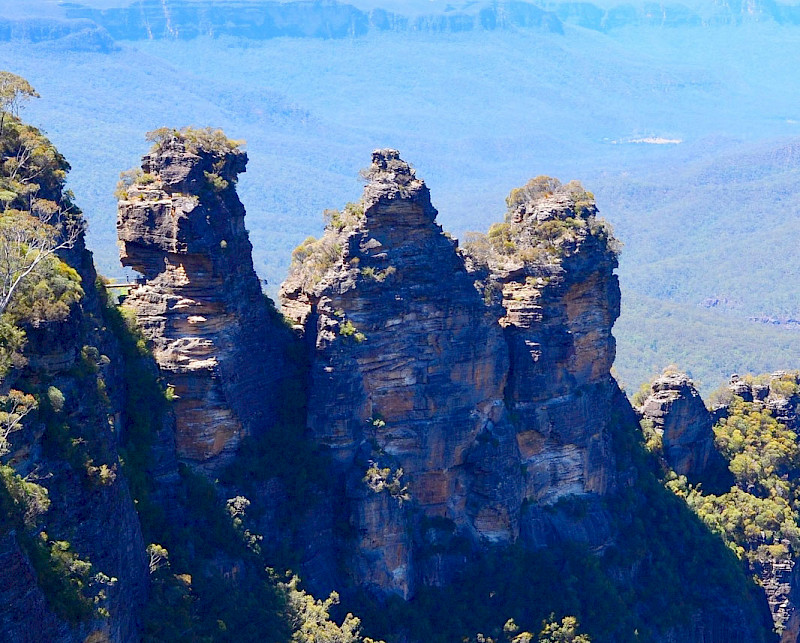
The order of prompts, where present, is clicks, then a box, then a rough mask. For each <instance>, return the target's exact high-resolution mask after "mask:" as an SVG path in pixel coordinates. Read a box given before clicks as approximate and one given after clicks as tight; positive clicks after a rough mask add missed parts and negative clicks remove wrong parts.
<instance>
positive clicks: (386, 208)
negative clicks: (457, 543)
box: [282, 150, 521, 596]
mask: <svg viewBox="0 0 800 643" xmlns="http://www.w3.org/2000/svg"><path fill="white" fill-rule="evenodd" d="M369 178H370V183H369V185H368V186H367V188H366V190H365V192H364V197H363V200H362V202H361V203H360V204H359V205H352V206H350V207H349V209H348V210H347V211H345V212H344V213H337V214H336V215H334V218H333V220H332V222H331V224H330V226H329V229H328V232H327V233H326V236H325V237H324V238H323V239H322V240H320V241H317V242H315V243H314V244H313V247H307V248H306V249H300V250H299V253H300V254H307V255H308V256H306V257H305V262H304V263H300V262H298V263H297V264H296V266H295V270H294V271H293V273H292V274H291V275H290V277H289V279H288V280H287V282H286V283H285V284H284V285H283V287H282V297H283V300H284V310H285V311H286V312H287V314H289V315H291V316H292V317H293V318H294V319H295V321H296V322H297V323H299V324H302V325H303V327H304V329H305V333H306V336H307V338H308V341H309V343H310V344H311V345H312V350H313V362H312V367H311V384H310V391H311V393H310V399H309V419H308V425H309V427H310V429H311V431H312V432H313V435H314V437H315V438H316V439H317V440H319V441H320V442H322V443H324V444H327V445H329V446H330V447H331V450H332V453H333V455H334V458H335V459H336V460H337V462H338V463H339V465H340V467H341V468H342V469H343V470H344V471H346V472H347V475H348V477H350V478H351V482H350V484H349V486H348V489H349V490H350V494H351V496H352V499H353V500H354V503H353V504H354V507H355V509H354V512H353V518H352V519H353V522H354V524H355V527H356V529H357V530H358V533H359V552H360V556H359V562H358V570H359V573H360V574H363V577H364V579H365V580H366V582H367V584H375V585H377V586H379V587H382V588H385V589H389V590H391V591H395V592H397V593H400V594H401V595H403V596H408V595H410V593H411V592H412V587H413V581H412V579H413V569H412V568H413V560H412V549H413V543H412V540H413V530H411V529H409V524H410V523H409V518H408V511H407V510H406V509H405V508H404V507H403V506H402V505H403V503H404V502H406V501H405V500H404V499H403V498H402V489H403V488H404V487H405V486H407V487H408V492H409V493H410V496H411V499H412V500H411V502H413V505H414V506H415V507H416V508H418V509H419V510H420V512H421V513H422V514H423V515H425V516H428V517H430V518H434V517H435V518H439V519H444V521H445V522H449V523H450V524H452V525H454V526H455V527H457V528H460V529H465V530H466V531H468V532H470V533H472V534H474V535H475V536H476V537H482V538H486V539H488V540H492V541H508V540H511V539H513V538H514V537H516V534H517V529H518V525H517V521H518V510H519V492H520V485H521V480H520V471H519V466H518V452H517V447H516V444H515V442H514V439H513V432H512V430H511V428H510V425H509V423H508V421H507V418H506V412H505V408H504V405H503V388H504V384H505V380H506V373H507V370H508V350H507V348H506V345H505V342H504V341H503V336H502V331H501V329H500V327H499V326H498V325H497V324H496V322H495V321H494V320H493V319H492V317H491V315H490V313H489V311H488V310H487V309H486V307H485V306H484V303H483V301H482V298H481V297H480V295H479V294H478V293H477V292H476V290H475V289H474V287H473V285H472V279H471V278H470V276H469V275H468V273H467V271H466V269H465V267H464V262H463V259H462V258H461V257H460V256H459V254H458V253H457V251H456V244H455V243H454V242H453V241H452V240H451V239H449V238H448V237H447V236H446V235H444V234H443V232H442V229H441V227H440V226H438V225H437V224H436V222H435V218H436V210H435V209H434V208H433V206H432V205H431V202H430V195H429V192H428V188H427V187H426V186H425V184H424V182H422V181H421V180H419V179H418V178H416V176H415V175H414V172H413V170H412V169H411V168H410V167H409V166H408V164H406V163H405V162H404V161H402V160H401V159H400V158H399V156H398V153H397V152H396V151H395V150H381V151H377V152H375V153H374V154H373V162H372V166H371V167H370V169H369ZM307 245H309V246H310V245H312V244H307ZM296 256H297V255H296ZM322 262H324V263H322ZM371 463H372V464H371ZM370 470H371V471H373V473H374V472H375V471H377V472H378V473H377V474H376V475H377V479H376V480H374V481H373V482H372V483H369V481H365V480H364V479H365V477H366V476H367V474H368V471H370ZM400 470H402V473H403V475H402V477H401V476H400V475H399V472H400ZM381 471H385V472H386V473H380V472H381ZM381 476H383V478H387V477H388V478H389V480H383V481H381V480H380V477H381ZM395 477H396V478H397V479H396V484H393V483H394V482H395ZM377 550H379V551H377Z"/></svg>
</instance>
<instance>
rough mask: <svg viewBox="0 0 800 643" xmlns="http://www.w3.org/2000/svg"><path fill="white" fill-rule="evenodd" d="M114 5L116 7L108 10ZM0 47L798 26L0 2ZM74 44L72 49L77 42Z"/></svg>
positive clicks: (693, 9)
mask: <svg viewBox="0 0 800 643" xmlns="http://www.w3.org/2000/svg"><path fill="white" fill-rule="evenodd" d="M114 5H117V6H114ZM0 8H1V9H2V13H3V15H4V16H5V18H3V19H0V40H6V41H8V40H24V41H30V42H39V41H42V40H58V39H61V38H66V37H73V36H74V35H75V34H80V37H78V38H75V40H80V41H82V43H83V46H82V47H81V48H86V47H87V41H88V42H89V43H90V44H89V45H88V46H89V48H92V49H97V48H107V47H109V46H110V42H109V41H110V40H112V39H113V40H152V39H161V38H171V39H190V38H195V37H198V36H221V35H230V36H237V37H246V38H252V39H256V40H264V39H270V38H278V37H302V38H326V39H327V38H348V37H357V36H362V35H365V34H367V33H369V32H372V31H393V32H432V33H458V32H464V31H479V30H484V31H494V30H503V29H519V28H523V29H530V28H533V29H541V30H544V31H548V32H553V33H563V30H564V24H565V23H567V24H572V25H576V26H580V27H584V28H587V29H592V30H594V31H609V30H613V29H618V28H624V27H631V26H652V27H667V28H670V27H687V26H711V25H730V24H734V25H735V24H742V23H746V22H761V21H774V22H777V23H778V24H793V25H794V24H800V4H788V3H782V2H775V1H774V0H758V1H757V2H745V1H743V0H733V1H732V2H725V3H717V2H702V3H689V4H684V3H680V2H676V3H671V4H663V3H653V2H645V3H637V4H630V3H623V4H604V3H602V2H601V3H592V2H557V1H544V2H541V3H532V2H527V1H525V0H509V1H501V2H497V1H491V2H461V3H440V2H433V1H431V2H427V3H411V4H408V5H406V4H405V3H402V4H400V3H391V2H371V1H367V0H360V1H359V0H356V2H354V3H352V4H351V3H346V2H337V1H335V0H299V1H295V2H281V1H279V0H208V1H200V0H164V1H161V0H136V1H135V2H131V3H129V4H127V5H125V4H124V3H121V2H110V3H109V2H97V1H94V2H91V1H90V2H83V3H81V2H59V3H57V4H56V3H53V2H44V1H43V0H40V1H38V2H37V1H35V2H31V3H26V4H25V5H24V6H19V4H18V3H17V4H15V3H10V2H0ZM76 44H80V43H76Z"/></svg>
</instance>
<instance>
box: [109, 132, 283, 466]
mask: <svg viewBox="0 0 800 643" xmlns="http://www.w3.org/2000/svg"><path fill="white" fill-rule="evenodd" d="M214 136H216V138H214ZM204 137H205V138H204ZM246 163H247V155H246V154H245V153H244V152H241V151H240V150H238V149H237V147H236V146H235V145H233V144H232V143H231V142H230V141H227V139H225V138H224V136H223V135H222V134H221V132H217V133H209V132H205V131H202V132H199V133H198V132H195V133H192V132H188V133H187V132H183V133H172V134H166V135H165V138H164V139H163V140H161V141H160V142H159V143H157V144H156V146H155V147H154V149H153V151H152V152H151V153H150V154H148V155H147V156H145V157H144V159H143V163H142V170H143V173H142V174H141V175H139V176H138V177H137V178H135V179H134V180H133V182H132V183H131V184H130V185H129V186H127V189H126V191H125V193H124V194H123V198H122V199H121V200H120V202H119V217H118V221H117V228H118V233H119V239H120V241H121V250H120V253H121V258H122V263H123V264H124V265H126V266H131V267H133V268H134V269H135V270H137V271H138V272H140V273H141V274H142V275H143V280H142V283H140V284H139V285H137V286H135V287H134V288H132V289H131V291H130V293H129V295H128V297H127V299H126V301H125V305H126V306H127V307H129V308H130V309H132V310H133V311H134V313H135V315H136V318H137V321H138V322H139V326H140V327H141V329H142V331H143V332H144V334H145V336H146V337H147V338H148V339H149V340H150V341H151V342H152V345H153V353H154V356H155V359H156V362H157V363H158V365H159V367H160V369H161V371H162V373H163V375H164V377H165V378H166V380H167V382H168V384H169V385H170V386H171V387H172V390H174V410H175V416H176V419H177V427H176V438H175V441H176V448H177V453H178V456H179V457H180V458H183V459H186V460H188V461H192V462H195V463H198V464H201V465H202V466H203V467H204V468H206V469H209V470H214V469H216V468H218V467H220V466H222V465H223V464H224V463H226V462H228V461H229V460H230V458H231V457H232V454H233V453H234V452H235V450H236V447H237V445H238V444H239V442H240V441H241V439H242V437H243V436H245V435H250V434H255V433H257V432H258V431H259V430H261V429H262V428H263V427H264V426H265V425H266V424H268V423H269V422H270V421H271V419H272V418H273V417H274V414H275V409H276V405H277V397H278V391H277V389H278V387H279V385H280V381H281V379H282V377H283V374H284V372H285V368H286V363H285V361H284V359H283V356H282V353H281V350H280V341H281V339H280V334H281V332H283V331H282V329H281V328H280V325H279V323H278V322H277V320H276V317H275V316H274V315H270V311H269V308H268V306H269V305H271V304H268V300H267V299H266V297H265V296H264V295H263V294H262V292H261V287H260V284H259V281H258V278H257V277H256V274H255V272H254V270H253V263H252V258H251V250H252V247H251V245H250V241H249V239H248V235H247V231H246V230H245V227H244V215H245V211H244V207H243V206H242V204H241V202H240V201H239V198H238V197H237V195H236V190H235V188H234V186H235V183H236V179H237V176H238V174H239V173H240V172H243V171H244V169H245V165H246Z"/></svg>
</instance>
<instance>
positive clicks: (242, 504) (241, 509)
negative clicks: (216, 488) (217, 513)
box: [225, 496, 264, 554]
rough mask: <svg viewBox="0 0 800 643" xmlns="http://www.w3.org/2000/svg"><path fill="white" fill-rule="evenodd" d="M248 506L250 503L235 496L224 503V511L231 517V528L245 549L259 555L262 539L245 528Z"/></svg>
mask: <svg viewBox="0 0 800 643" xmlns="http://www.w3.org/2000/svg"><path fill="white" fill-rule="evenodd" d="M249 506H250V501H249V500H248V499H247V498H245V497H244V496H236V497H235V498H231V499H230V500H228V501H227V502H226V503H225V510H226V511H227V512H228V515H229V516H230V517H231V522H232V524H233V528H234V530H235V531H236V533H238V534H239V535H240V536H241V538H242V542H243V543H244V545H245V547H247V548H248V549H249V550H250V551H252V552H253V553H255V554H259V553H261V544H260V543H261V541H262V540H263V539H264V537H263V536H262V535H261V534H256V533H253V532H252V531H250V530H249V529H248V528H247V527H246V526H245V522H244V521H245V514H246V512H247V508H248V507H249Z"/></svg>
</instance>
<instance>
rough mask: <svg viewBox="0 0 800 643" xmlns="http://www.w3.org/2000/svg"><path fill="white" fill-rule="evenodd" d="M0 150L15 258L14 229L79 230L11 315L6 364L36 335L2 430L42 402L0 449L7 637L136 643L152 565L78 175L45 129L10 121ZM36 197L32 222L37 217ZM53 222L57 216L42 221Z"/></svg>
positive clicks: (20, 294)
mask: <svg viewBox="0 0 800 643" xmlns="http://www.w3.org/2000/svg"><path fill="white" fill-rule="evenodd" d="M9 121H10V122H9ZM0 146H2V157H3V158H4V160H5V162H4V164H3V165H2V172H0V182H2V184H3V189H4V190H7V191H6V192H5V195H6V196H8V194H9V192H12V193H13V192H16V191H17V190H19V194H18V195H17V196H16V197H15V198H14V199H12V200H9V199H8V198H6V199H5V200H4V208H3V213H2V215H0V219H1V220H2V225H3V234H2V240H3V241H2V243H3V248H4V253H5V254H4V256H5V257H6V259H7V260H11V258H10V257H9V252H8V251H9V249H10V246H9V236H8V235H7V231H8V230H9V229H13V225H14V223H19V222H22V221H24V220H26V218H30V217H33V216H38V217H40V220H42V221H51V222H53V224H54V226H55V227H54V229H53V230H54V234H56V235H62V236H64V235H71V234H74V232H75V231H77V230H80V233H79V235H78V236H77V237H76V238H75V241H74V244H72V245H71V247H68V248H64V249H63V250H61V251H60V253H59V256H58V257H56V256H51V257H50V258H49V259H47V260H45V261H44V262H43V263H42V264H41V267H40V268H38V269H37V270H36V271H34V272H33V273H32V274H31V275H30V277H29V278H28V280H27V281H25V282H23V283H22V284H21V286H20V289H19V290H18V291H17V293H16V294H15V297H14V299H13V300H12V303H11V305H10V307H9V308H8V309H7V310H6V312H5V313H4V314H3V317H2V324H3V328H4V329H5V330H4V340H3V342H2V352H3V353H5V352H6V351H7V350H8V349H9V344H8V343H6V340H7V339H8V335H7V334H6V333H7V332H8V327H9V325H12V326H16V327H17V328H18V329H19V330H21V331H24V333H25V335H26V344H25V346H24V349H23V351H22V355H21V358H22V359H14V360H12V368H11V370H10V371H8V372H4V373H3V374H2V375H0V392H2V394H3V395H2V406H3V423H4V427H6V426H8V425H7V423H8V422H9V420H10V419H11V418H13V417H14V416H15V415H18V414H19V411H18V410H16V411H15V410H14V409H13V406H10V405H9V404H10V401H9V400H10V399H11V398H13V396H14V395H15V393H14V391H15V390H18V391H21V392H24V393H26V394H29V395H31V396H33V397H31V398H29V401H28V404H29V405H30V406H35V407H36V408H35V409H31V410H30V412H29V413H28V414H27V415H23V418H22V419H23V420H24V422H22V424H21V427H22V428H21V430H19V431H15V432H12V433H11V434H9V435H6V433H5V431H4V432H3V438H4V439H3V440H2V441H0V442H5V438H6V437H8V439H9V442H8V444H0V455H3V465H4V466H2V467H0V470H2V484H0V507H2V511H0V518H1V520H0V542H2V544H1V545H0V550H2V554H0V555H2V557H3V561H4V564H3V565H2V566H0V587H2V588H3V589H2V590H0V591H2V598H3V605H5V606H6V608H5V609H4V610H3V613H2V616H0V638H3V640H9V641H43V640H53V641H65V642H66V641H76V642H79V641H84V640H88V639H91V640H110V641H114V642H130V643H133V642H134V641H137V640H139V639H140V636H141V623H142V612H143V609H144V604H145V600H146V595H147V561H146V557H145V544H144V542H143V540H142V534H141V529H140V525H139V519H138V516H137V514H136V510H135V506H134V503H133V501H132V499H131V495H130V493H129V490H128V481H127V479H126V475H125V472H124V471H123V468H122V466H121V462H120V447H121V439H122V436H121V432H122V429H123V417H124V414H125V408H124V399H123V390H124V383H123V382H122V377H121V373H120V369H119V359H120V355H119V346H118V345H117V343H116V342H115V340H114V338H113V336H111V335H110V334H109V333H107V332H106V328H105V323H106V322H105V319H104V316H103V311H102V301H103V299H102V297H100V296H98V293H97V292H96V285H95V281H96V278H97V275H96V274H95V271H94V266H93V264H92V256H91V254H90V253H89V252H88V251H87V250H86V248H85V246H84V240H83V232H82V230H83V227H84V224H83V219H82V215H81V213H80V211H79V210H78V209H77V208H76V207H75V206H74V205H73V204H72V202H71V200H70V197H69V195H68V194H66V193H65V192H64V191H63V185H64V178H65V175H66V172H67V171H68V170H69V165H68V164H67V163H66V161H65V160H64V159H63V157H61V156H60V155H59V154H58V152H57V151H56V150H55V149H54V148H53V147H52V145H51V144H50V142H49V141H48V140H47V139H46V138H44V136H43V135H42V134H41V133H40V132H39V131H38V130H36V129H35V128H32V127H30V126H27V125H24V124H22V123H21V122H19V121H18V120H16V119H13V118H11V116H10V115H8V114H6V115H5V127H4V130H3V133H2V136H0ZM9 159H18V160H19V159H23V160H22V162H21V163H20V164H19V165H14V164H10V163H9V162H8V160H9ZM9 170H13V171H9ZM31 195H34V196H35V200H34V203H35V204H36V205H35V208H34V210H28V209H27V208H26V205H25V204H26V203H30V198H31ZM47 204H51V205H50V206H48V205H47ZM48 211H50V212H56V213H57V214H56V215H55V216H54V217H46V216H44V215H42V214H41V212H48ZM42 217H43V218H42ZM41 229H43V228H40V230H41ZM9 389H11V391H10V390H9ZM9 413H10V415H9ZM6 452H7V454H6V455H4V454H5V453H6Z"/></svg>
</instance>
